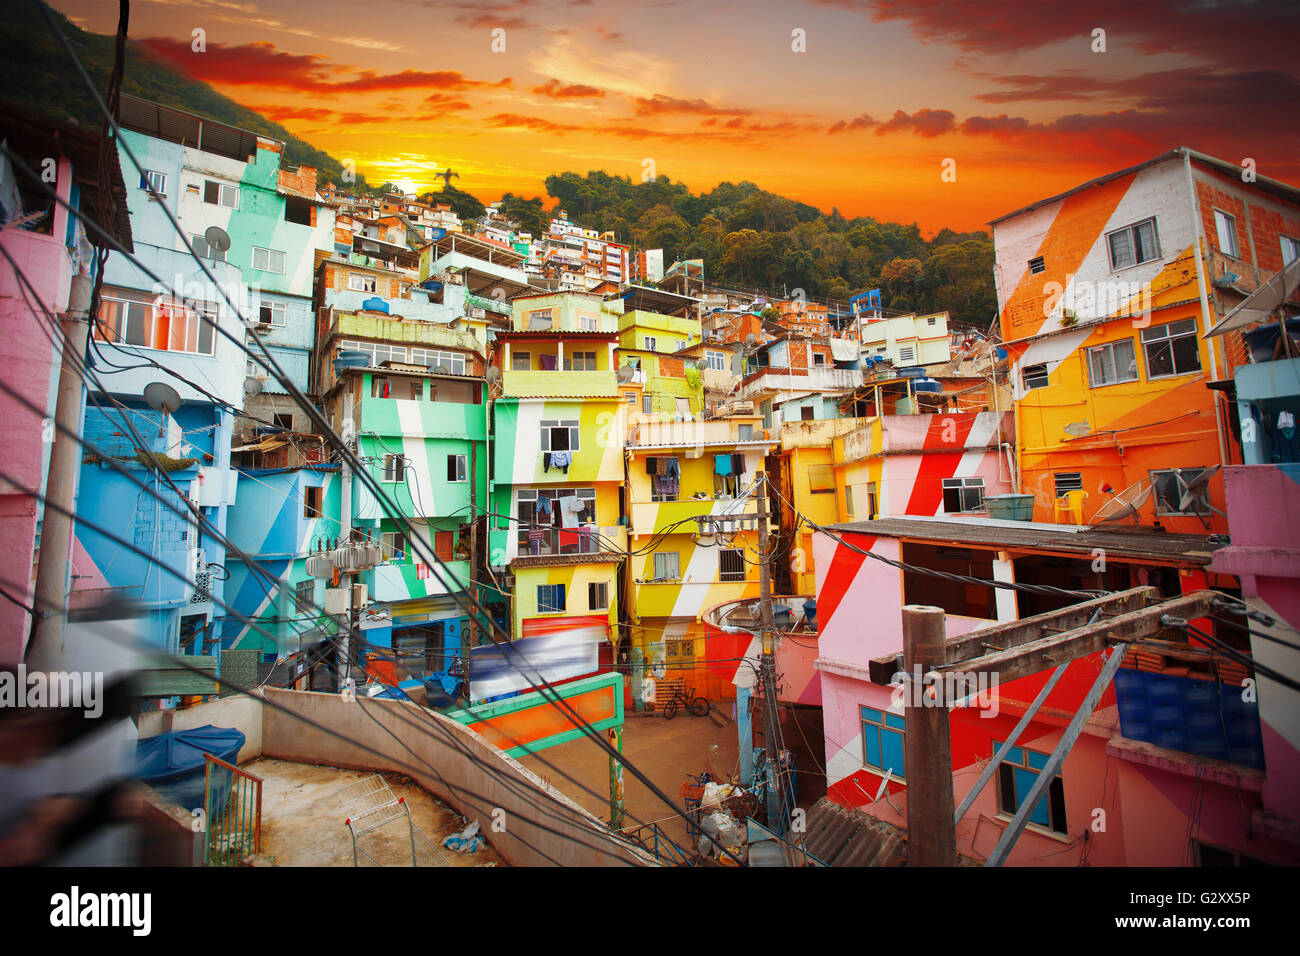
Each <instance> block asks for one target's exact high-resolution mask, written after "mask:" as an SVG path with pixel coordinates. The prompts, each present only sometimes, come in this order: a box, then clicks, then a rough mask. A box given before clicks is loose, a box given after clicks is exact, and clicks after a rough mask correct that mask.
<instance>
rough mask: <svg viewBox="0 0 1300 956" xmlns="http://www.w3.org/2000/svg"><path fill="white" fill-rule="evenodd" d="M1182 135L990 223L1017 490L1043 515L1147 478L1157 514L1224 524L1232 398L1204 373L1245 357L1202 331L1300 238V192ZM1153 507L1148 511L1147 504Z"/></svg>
mask: <svg viewBox="0 0 1300 956" xmlns="http://www.w3.org/2000/svg"><path fill="white" fill-rule="evenodd" d="M1244 178H1245V177H1244V176H1243V174H1242V171H1241V169H1240V168H1239V167H1237V166H1235V165H1233V164H1231V163H1226V162H1223V161H1222V160H1218V159H1214V158H1212V157H1209V156H1205V155H1203V154H1200V153H1196V152H1194V151H1192V150H1188V149H1184V148H1179V149H1176V150H1172V151H1171V152H1169V153H1165V154H1163V155H1161V156H1158V157H1156V158H1155V159H1152V160H1149V161H1147V162H1145V163H1142V164H1140V165H1138V166H1134V167H1131V168H1129V169H1124V170H1120V171H1119V172H1116V173H1111V174H1109V175H1107V176H1103V177H1101V178H1100V179H1097V180H1094V181H1092V182H1090V183H1087V184H1085V185H1083V186H1080V187H1078V188H1076V189H1073V190H1070V191H1069V192H1066V193H1063V194H1061V195H1059V196H1054V197H1052V198H1050V199H1044V200H1041V201H1039V202H1036V203H1034V204H1032V205H1030V206H1027V207H1025V208H1024V209H1021V210H1018V211H1016V212H1014V213H1010V214H1008V215H1006V216H1002V217H1000V218H998V219H996V220H994V222H993V229H994V232H993V236H994V245H995V252H996V259H997V264H996V280H997V288H998V303H999V309H1000V312H1001V323H1002V338H1003V341H1004V343H1005V346H1006V348H1007V350H1008V351H1009V353H1010V357H1011V361H1012V378H1013V387H1014V390H1015V397H1016V416H1017V418H1016V434H1017V436H1018V437H1019V441H1020V449H1019V456H1020V467H1019V471H1020V475H1021V490H1022V491H1023V492H1024V493H1026V494H1032V495H1034V496H1035V500H1036V506H1035V508H1036V510H1035V515H1036V517H1037V518H1038V519H1039V520H1051V519H1052V517H1053V513H1054V501H1055V500H1056V499H1058V498H1060V497H1062V496H1064V495H1066V494H1067V493H1069V492H1072V491H1073V492H1082V494H1083V495H1086V498H1084V500H1083V502H1082V513H1083V517H1084V520H1085V521H1088V520H1090V519H1091V518H1092V516H1093V515H1094V514H1095V513H1096V512H1097V510H1098V508H1100V507H1101V506H1102V505H1103V504H1106V503H1107V502H1108V501H1109V500H1110V499H1111V496H1112V494H1113V493H1118V492H1120V491H1122V490H1124V489H1127V488H1129V487H1130V486H1132V485H1135V484H1137V483H1139V482H1147V483H1149V485H1151V486H1152V487H1153V492H1154V493H1153V494H1152V495H1151V496H1150V498H1151V501H1152V502H1153V504H1149V505H1147V506H1146V507H1147V508H1148V509H1153V510H1154V516H1155V518H1156V519H1158V520H1159V521H1160V522H1161V524H1163V525H1165V526H1166V527H1168V528H1169V529H1171V530H1174V531H1188V532H1203V531H1206V530H1209V531H1218V532H1221V531H1225V530H1226V529H1227V522H1226V520H1225V519H1224V517H1223V512H1224V504H1225V503H1224V494H1223V476H1222V474H1221V473H1220V474H1215V475H1213V476H1210V477H1209V483H1208V489H1207V492H1206V493H1203V494H1197V493H1193V494H1190V495H1189V494H1186V492H1187V490H1188V488H1189V487H1190V486H1191V485H1192V483H1193V482H1195V481H1197V479H1198V478H1200V477H1201V476H1202V474H1203V473H1204V471H1205V470H1206V469H1209V468H1210V467H1211V466H1213V465H1227V464H1232V463H1233V461H1234V458H1233V453H1232V451H1231V444H1230V441H1229V432H1230V430H1231V426H1230V422H1231V420H1232V418H1233V417H1234V416H1233V413H1232V409H1231V408H1230V407H1229V406H1228V403H1227V400H1226V398H1225V397H1224V395H1223V393H1222V392H1221V391H1218V390H1213V391H1212V390H1210V389H1207V385H1211V384H1214V383H1219V382H1223V381H1225V380H1227V379H1230V378H1231V377H1232V374H1233V371H1234V369H1236V368H1237V367H1239V366H1240V365H1242V364H1244V363H1245V361H1246V349H1245V346H1244V344H1243V343H1242V341H1241V339H1240V337H1239V335H1230V336H1224V337H1223V338H1215V339H1210V340H1206V339H1204V338H1203V337H1202V336H1203V335H1204V334H1205V333H1207V332H1208V331H1209V329H1210V327H1211V326H1212V325H1213V324H1214V323H1215V322H1216V321H1217V320H1218V319H1219V318H1220V317H1221V316H1222V315H1223V314H1224V313H1225V312H1226V311H1228V310H1229V309H1230V308H1232V307H1233V306H1234V305H1235V304H1236V303H1237V302H1238V301H1240V299H1241V297H1242V296H1243V295H1244V294H1245V293H1247V292H1249V291H1251V290H1253V289H1254V288H1255V287H1256V286H1257V285H1258V283H1259V282H1261V281H1263V280H1264V279H1266V278H1268V276H1269V275H1271V274H1272V272H1273V271H1276V269H1278V268H1281V265H1282V262H1283V259H1284V257H1285V256H1287V255H1295V254H1296V253H1297V252H1300V245H1297V240H1296V239H1295V238H1294V237H1296V236H1300V191H1297V190H1295V189H1293V188H1292V187H1290V186H1286V185H1284V184H1282V183H1278V182H1275V181H1273V180H1269V179H1268V178H1267V177H1264V176H1259V177H1256V178H1254V180H1253V181H1252V182H1245V181H1243V179H1244ZM1144 514H1146V515H1150V514H1151V511H1150V510H1147V511H1145V512H1144Z"/></svg>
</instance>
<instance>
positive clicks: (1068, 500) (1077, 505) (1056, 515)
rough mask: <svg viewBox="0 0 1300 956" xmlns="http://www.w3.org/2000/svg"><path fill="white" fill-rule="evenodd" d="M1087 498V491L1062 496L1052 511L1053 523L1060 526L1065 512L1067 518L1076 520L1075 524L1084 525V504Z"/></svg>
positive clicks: (1068, 492) (1067, 493)
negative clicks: (1062, 514)
mask: <svg viewBox="0 0 1300 956" xmlns="http://www.w3.org/2000/svg"><path fill="white" fill-rule="evenodd" d="M1087 497H1088V492H1086V491H1067V492H1066V493H1065V494H1063V495H1061V497H1059V498H1057V499H1056V507H1055V508H1054V509H1053V510H1052V521H1053V522H1055V523H1056V524H1060V523H1061V513H1062V512H1064V513H1065V514H1066V516H1067V517H1071V518H1073V519H1074V521H1073V523H1074V524H1083V502H1084V499H1085V498H1087Z"/></svg>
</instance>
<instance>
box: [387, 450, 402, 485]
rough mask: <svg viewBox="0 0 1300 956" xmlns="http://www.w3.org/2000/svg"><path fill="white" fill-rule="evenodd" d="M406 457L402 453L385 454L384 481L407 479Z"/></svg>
mask: <svg viewBox="0 0 1300 956" xmlns="http://www.w3.org/2000/svg"><path fill="white" fill-rule="evenodd" d="M405 480H406V459H404V458H403V457H402V456H401V455H385V456H384V481H405Z"/></svg>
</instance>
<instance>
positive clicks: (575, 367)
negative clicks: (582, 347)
mask: <svg viewBox="0 0 1300 956" xmlns="http://www.w3.org/2000/svg"><path fill="white" fill-rule="evenodd" d="M564 369H565V371H574V372H594V371H596V353H595V352H574V353H573V354H572V355H566V356H565V358H564Z"/></svg>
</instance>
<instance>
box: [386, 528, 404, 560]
mask: <svg viewBox="0 0 1300 956" xmlns="http://www.w3.org/2000/svg"><path fill="white" fill-rule="evenodd" d="M380 544H381V546H382V550H383V555H384V560H385V561H404V560H406V537H405V536H404V535H403V534H402V532H400V531H385V532H384V533H383V534H381V535H380Z"/></svg>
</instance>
